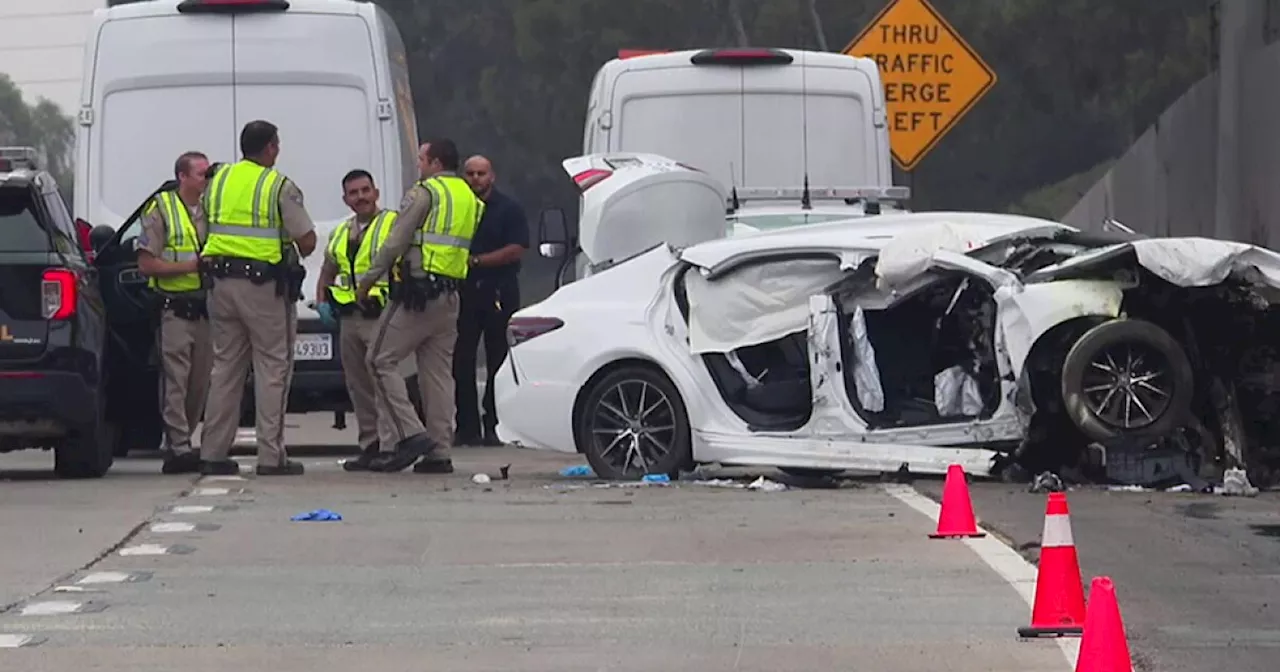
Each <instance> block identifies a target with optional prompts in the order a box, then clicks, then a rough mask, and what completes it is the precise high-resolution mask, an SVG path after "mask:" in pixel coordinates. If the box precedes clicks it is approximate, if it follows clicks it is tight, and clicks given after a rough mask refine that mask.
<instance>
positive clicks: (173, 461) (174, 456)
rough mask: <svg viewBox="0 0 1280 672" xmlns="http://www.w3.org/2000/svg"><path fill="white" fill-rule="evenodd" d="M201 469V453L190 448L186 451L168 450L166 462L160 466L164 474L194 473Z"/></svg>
mask: <svg viewBox="0 0 1280 672" xmlns="http://www.w3.org/2000/svg"><path fill="white" fill-rule="evenodd" d="M198 471H200V454H199V453H197V452H195V451H193V450H189V451H187V452H185V453H174V452H172V451H166V452H165V456H164V464H163V465H161V467H160V473H162V474H194V473H196V472H198Z"/></svg>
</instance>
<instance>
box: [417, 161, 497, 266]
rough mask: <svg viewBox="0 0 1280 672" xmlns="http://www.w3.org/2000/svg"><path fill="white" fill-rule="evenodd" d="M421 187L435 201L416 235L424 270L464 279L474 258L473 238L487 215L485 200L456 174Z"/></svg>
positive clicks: (433, 178) (435, 178) (438, 177)
mask: <svg viewBox="0 0 1280 672" xmlns="http://www.w3.org/2000/svg"><path fill="white" fill-rule="evenodd" d="M418 186H420V187H422V188H423V189H426V190H427V191H430V192H431V197H432V199H433V203H434V206H433V207H432V209H431V213H430V214H428V215H427V220H426V221H425V222H423V223H422V226H421V227H420V228H419V229H418V234H417V241H416V242H417V244H418V246H419V248H420V249H421V250H422V270H423V271H425V272H427V273H429V274H434V275H439V276H443V277H446V278H454V279H457V280H465V279H466V277H467V271H468V270H469V269H470V268H471V265H470V264H469V263H467V261H468V260H469V259H470V258H471V238H472V237H473V236H475V234H476V226H477V225H479V223H480V216H481V215H483V214H484V201H482V200H480V198H479V197H478V196H476V194H475V192H473V191H471V187H470V186H469V185H468V184H467V182H466V180H463V179H462V178H461V177H457V176H455V175H437V176H436V177H432V178H430V179H427V180H423V181H421V182H419V183H418Z"/></svg>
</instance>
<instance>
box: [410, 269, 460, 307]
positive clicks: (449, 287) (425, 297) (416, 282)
mask: <svg viewBox="0 0 1280 672" xmlns="http://www.w3.org/2000/svg"><path fill="white" fill-rule="evenodd" d="M398 284H399V291H398V295H396V296H395V300H397V301H399V302H400V303H401V304H402V305H403V306H404V307H405V308H406V309H407V310H412V311H417V312H422V311H424V310H426V309H427V304H428V303H430V302H432V301H435V300H436V299H438V298H440V297H441V296H444V295H445V294H449V293H454V292H457V291H458V288H459V287H460V286H461V281H459V280H457V279H454V278H446V277H443V276H438V275H428V276H427V277H425V278H408V279H405V280H401V281H400V283H398Z"/></svg>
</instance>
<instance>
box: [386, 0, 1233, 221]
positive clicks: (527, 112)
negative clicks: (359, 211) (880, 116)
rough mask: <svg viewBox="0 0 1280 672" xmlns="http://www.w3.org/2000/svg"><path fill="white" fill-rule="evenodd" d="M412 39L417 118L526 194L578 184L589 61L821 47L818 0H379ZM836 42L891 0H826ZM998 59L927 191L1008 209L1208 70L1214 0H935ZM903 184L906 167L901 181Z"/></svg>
mask: <svg viewBox="0 0 1280 672" xmlns="http://www.w3.org/2000/svg"><path fill="white" fill-rule="evenodd" d="M379 4H381V5H383V6H384V7H385V8H386V9H387V10H388V12H389V13H390V14H391V15H392V16H393V17H394V18H395V19H396V22H397V24H398V25H399V27H400V30H401V32H402V33H403V34H404V35H405V40H406V42H407V45H408V50H409V60H410V67H411V69H412V72H413V87H414V92H415V98H416V101H417V109H418V117H419V118H418V126H419V129H421V131H422V133H423V134H424V135H427V136H431V135H437V134H439V135H445V136H449V137H452V138H454V139H455V140H457V141H458V142H459V143H460V144H461V145H462V147H463V151H464V152H468V153H469V152H483V153H486V154H489V155H491V156H492V157H493V158H494V159H495V161H496V167H497V170H498V172H499V174H500V179H501V180H503V183H504V184H505V185H506V186H507V187H508V188H509V189H511V190H512V191H514V192H515V193H516V194H517V195H518V196H519V197H521V198H522V200H524V202H525V203H526V205H527V206H528V207H529V208H530V209H536V208H538V207H540V206H543V205H550V204H553V203H554V204H559V205H561V206H562V207H565V208H566V210H571V208H572V204H573V202H574V194H573V192H572V190H571V189H570V187H569V185H568V184H567V180H566V179H565V178H564V176H563V174H562V173H561V171H560V166H559V164H560V161H561V160H562V159H563V158H565V157H567V156H572V155H575V154H577V153H578V152H579V151H580V150H581V148H582V125H583V119H584V116H585V112H586V100H587V93H588V91H589V89H590V86H591V80H592V76H593V75H594V73H595V71H596V69H597V68H599V66H600V65H601V64H603V63H604V62H605V61H606V60H608V59H610V58H613V57H614V56H615V55H616V53H617V50H618V49H619V48H653V49H682V48H683V49H687V48H696V47H706V46H731V45H734V44H736V43H737V41H738V39H737V37H736V30H735V28H734V27H733V24H734V21H733V17H732V11H733V9H732V8H733V7H735V6H736V7H738V8H739V10H740V15H741V20H742V25H743V27H744V29H745V32H746V34H747V38H748V41H749V42H750V43H751V44H755V45H761V46H779V47H794V48H805V49H816V48H817V46H816V45H817V44H818V40H817V38H816V36H815V33H814V27H813V21H812V19H811V15H810V13H809V5H810V2H808V0H755V1H752V2H746V1H739V2H736V3H734V2H732V1H731V0H627V1H626V2H619V1H618V0H436V1H434V2H421V1H416V0H379ZM812 4H813V6H814V8H815V9H816V10H817V14H818V15H819V17H820V19H819V21H820V23H821V25H822V26H823V32H824V33H825V35H824V36H825V38H826V41H827V43H828V44H829V45H830V47H831V48H832V49H841V48H843V47H844V45H845V44H846V43H847V42H848V41H849V39H851V38H852V37H853V36H854V35H856V34H857V33H858V31H859V30H860V29H861V28H862V27H863V26H864V25H865V23H866V22H867V21H869V20H870V19H871V18H872V17H873V16H874V15H875V14H876V12H878V11H879V10H880V8H881V7H882V6H883V5H882V4H881V2H878V1H876V2H868V1H867V0H816V2H813V3H812ZM934 5H935V7H936V8H937V9H938V10H939V11H940V12H941V13H942V14H943V15H944V16H946V17H947V19H948V20H949V21H950V22H951V23H952V25H954V26H955V27H956V29H957V30H958V31H959V32H960V33H961V35H962V36H963V37H964V38H965V39H966V40H967V41H968V42H969V43H970V44H971V45H972V46H973V47H974V49H975V50H977V51H978V53H979V54H981V55H982V56H983V58H984V59H985V60H986V61H987V62H988V63H989V64H990V65H991V66H992V68H993V69H995V71H996V72H997V73H998V75H999V78H1000V81H999V83H998V84H997V85H996V87H995V89H993V90H992V91H991V93H989V94H988V96H987V97H986V99H984V100H983V101H982V102H981V103H979V104H978V105H977V106H975V107H974V109H973V110H971V111H970V113H969V114H968V116H966V117H965V119H964V120H963V121H961V123H960V124H959V125H958V126H957V127H956V128H955V129H954V130H953V131H952V133H951V134H950V135H949V136H948V137H947V138H945V139H944V140H943V141H942V142H941V143H940V144H939V145H938V147H937V148H936V149H935V150H934V151H933V152H932V153H931V154H930V155H929V156H928V157H926V158H925V160H924V162H923V163H922V164H921V167H920V168H919V169H917V171H916V174H915V175H914V176H913V179H912V182H913V186H914V187H915V189H916V191H917V194H918V198H917V199H915V200H916V205H917V207H920V208H928V209H937V208H965V209H999V208H1001V207H1003V206H1004V205H1005V204H1008V203H1012V202H1016V201H1018V200H1019V199H1020V198H1022V197H1023V195H1025V194H1027V193H1028V192H1030V191H1033V190H1035V189H1037V188H1039V187H1041V186H1043V185H1047V184H1054V183H1056V182H1059V181H1061V180H1063V179H1064V178H1067V177H1068V176H1071V175H1075V174H1077V173H1080V172H1082V171H1086V170H1088V169H1089V168H1090V167H1092V166H1095V165H1097V164H1098V163H1100V162H1102V161H1104V160H1106V159H1108V158H1110V157H1114V156H1118V155H1119V154H1121V153H1122V152H1123V151H1124V150H1125V148H1127V146H1128V145H1129V144H1130V143H1131V142H1132V140H1133V139H1134V138H1136V137H1137V136H1138V135H1139V134H1141V132H1142V130H1143V129H1144V128H1145V127H1146V126H1148V125H1149V124H1151V123H1152V122H1153V121H1154V120H1155V118H1156V116H1157V115H1158V114H1159V113H1160V112H1161V111H1162V110H1163V109H1164V108H1165V107H1167V106H1168V105H1169V104H1170V103H1172V102H1173V101H1174V100H1175V99H1176V98H1177V97H1178V96H1179V95H1180V94H1181V93H1182V92H1183V91H1184V90H1185V89H1186V88H1187V87H1188V86H1190V85H1191V84H1193V83H1194V82H1195V81H1196V80H1198V79H1199V78H1200V77H1202V76H1203V75H1204V74H1206V72H1207V51H1208V27H1207V26H1208V17H1207V9H1206V4H1205V3H1204V2H1203V0H1162V1H1161V2H1151V0H1112V1H1111V2H1100V1H1099V0H983V1H982V2H974V1H973V0H934ZM903 181H904V182H905V179H904V180H903Z"/></svg>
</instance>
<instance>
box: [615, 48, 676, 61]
mask: <svg viewBox="0 0 1280 672" xmlns="http://www.w3.org/2000/svg"><path fill="white" fill-rule="evenodd" d="M666 53H669V52H667V51H664V50H661V49H619V50H618V60H620V61H625V60H626V59H628V58H637V57H639V56H651V55H653V54H666Z"/></svg>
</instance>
